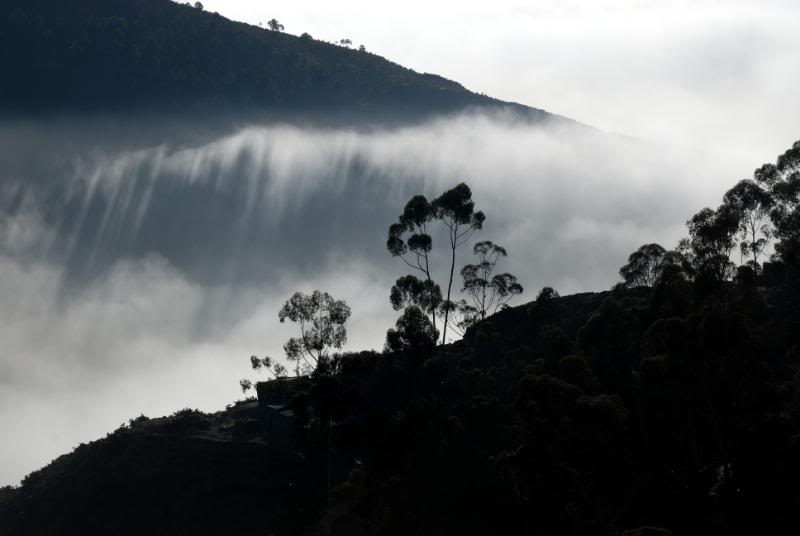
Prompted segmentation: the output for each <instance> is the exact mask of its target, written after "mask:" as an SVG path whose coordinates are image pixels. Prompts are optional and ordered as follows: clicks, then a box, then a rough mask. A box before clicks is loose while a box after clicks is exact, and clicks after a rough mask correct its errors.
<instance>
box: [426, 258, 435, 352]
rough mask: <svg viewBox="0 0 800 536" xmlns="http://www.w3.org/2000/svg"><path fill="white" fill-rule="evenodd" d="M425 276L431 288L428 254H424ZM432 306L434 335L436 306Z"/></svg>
mask: <svg viewBox="0 0 800 536" xmlns="http://www.w3.org/2000/svg"><path fill="white" fill-rule="evenodd" d="M425 275H426V276H427V277H428V282H429V283H431V286H433V280H432V279H431V270H430V267H429V266H428V253H427V252H426V253H425ZM432 305H433V311H431V316H432V317H433V319H432V320H433V333H434V334H435V333H436V305H437V304H432ZM434 338H435V337H434Z"/></svg>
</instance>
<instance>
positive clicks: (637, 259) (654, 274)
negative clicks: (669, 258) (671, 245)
mask: <svg viewBox="0 0 800 536" xmlns="http://www.w3.org/2000/svg"><path fill="white" fill-rule="evenodd" d="M666 254H667V250H665V249H664V248H663V247H661V246H660V245H658V244H645V245H643V246H641V247H640V248H639V249H637V250H636V251H634V252H633V253H631V255H630V256H629V257H628V263H627V264H626V265H625V266H623V267H622V268H620V269H619V274H620V275H621V276H622V279H624V280H625V286H626V287H628V288H633V287H652V286H655V284H656V281H658V278H659V276H660V275H661V269H662V268H663V264H664V257H665V256H666Z"/></svg>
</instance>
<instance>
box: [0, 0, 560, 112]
mask: <svg viewBox="0 0 800 536" xmlns="http://www.w3.org/2000/svg"><path fill="white" fill-rule="evenodd" d="M0 60H2V62H3V64H4V65H6V80H7V81H8V82H7V83H6V84H3V86H2V87H0V111H3V112H5V113H6V114H9V113H26V114H28V113H36V112H53V111H69V110H74V111H96V110H99V111H114V110H120V109H123V110H130V109H155V110H165V111H174V110H179V111H186V112H189V113H198V112H206V111H209V110H227V111H242V110H247V111H250V110H259V109H261V110H272V111H283V112H286V113H289V114H295V113H300V112H302V113H305V114H310V113H315V112H331V111H339V112H342V113H361V114H365V115H370V116H371V115H375V116H378V117H397V116H401V117H402V116H407V115H409V114H410V115H416V116H424V115H428V114H438V113H447V112H453V111H459V110H462V109H466V108H469V107H490V108H497V107H504V108H511V109H513V110H514V111H515V112H516V113H519V114H523V115H528V116H530V117H532V118H536V119H539V120H546V119H548V118H558V116H555V115H553V114H549V113H548V112H545V111H544V110H540V109H537V108H531V107H527V106H523V105H520V104H517V103H509V102H503V101H500V100H497V99H493V98H491V97H487V96H485V95H482V94H477V93H474V92H472V91H469V90H467V89H466V88H464V87H463V86H462V85H461V84H459V83H457V82H454V81H451V80H448V79H446V78H444V77H441V76H438V75H435V74H428V73H417V72H415V71H413V70H411V69H407V68H405V67H402V66H400V65H398V64H396V63H393V62H391V61H389V60H387V59H385V58H383V57H381V56H378V55H375V54H372V53H370V52H366V51H359V50H354V49H350V48H347V47H343V46H338V45H334V44H330V43H326V42H323V41H317V40H315V39H313V38H312V37H311V36H308V34H303V35H302V36H300V37H297V36H293V35H289V34H285V33H282V32H278V31H271V30H265V29H262V28H259V27H256V26H252V25H249V24H246V23H242V22H236V21H232V20H229V19H226V18H225V17H223V16H221V15H219V14H217V13H209V12H205V11H202V10H199V9H196V8H193V7H190V6H188V5H184V4H178V3H175V2H172V1H171V0H102V1H101V0H79V1H77V2H70V3H69V4H65V3H63V2H55V1H54V0H28V1H25V2H23V1H22V0H9V1H8V2H5V3H4V7H2V8H0ZM562 119H563V118H562Z"/></svg>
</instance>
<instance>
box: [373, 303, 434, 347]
mask: <svg viewBox="0 0 800 536" xmlns="http://www.w3.org/2000/svg"><path fill="white" fill-rule="evenodd" d="M438 335H439V334H438V333H437V332H436V329H435V328H434V327H433V323H431V321H430V320H429V319H428V316H427V315H426V314H425V313H424V312H423V311H422V309H420V308H419V307H417V306H416V305H412V306H410V307H406V309H405V311H403V315H402V316H401V317H400V318H398V319H397V324H396V325H395V329H390V330H389V331H388V332H387V333H386V349H387V350H389V351H391V352H396V353H403V354H407V355H409V356H412V357H415V358H420V357H422V356H424V355H426V354H427V353H429V352H430V351H431V350H432V349H433V348H435V346H436V339H437V338H438Z"/></svg>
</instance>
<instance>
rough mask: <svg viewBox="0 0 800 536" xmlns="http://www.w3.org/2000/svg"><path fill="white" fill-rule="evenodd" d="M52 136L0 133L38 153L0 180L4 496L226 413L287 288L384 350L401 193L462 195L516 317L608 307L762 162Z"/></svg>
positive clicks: (473, 123)
mask: <svg viewBox="0 0 800 536" xmlns="http://www.w3.org/2000/svg"><path fill="white" fill-rule="evenodd" d="M49 127H50V126H49V125H47V124H44V123H38V124H27V125H24V126H21V125H19V124H15V125H4V126H0V138H3V139H11V138H13V137H14V136H13V135H12V133H14V132H16V133H18V134H20V133H24V134H25V136H30V138H29V139H19V138H20V136H19V135H18V136H17V138H18V139H15V140H14V142H13V144H12V145H13V147H12V149H8V147H7V149H6V150H7V151H8V152H7V154H4V155H2V156H3V159H4V162H8V164H7V165H6V164H4V170H3V171H4V175H3V177H0V191H1V192H2V194H3V197H2V203H0V342H2V353H0V429H3V430H14V433H13V434H11V435H10V436H9V437H10V439H9V440H4V441H2V442H0V483H12V482H15V481H17V480H18V479H19V478H20V477H22V476H23V475H24V474H26V473H28V472H29V471H31V470H33V469H35V468H37V467H39V466H41V465H43V464H44V463H46V462H47V461H49V460H50V459H52V458H53V457H54V456H56V455H57V454H60V453H63V452H66V451H68V450H69V449H70V448H71V447H73V446H75V445H76V444H77V443H78V442H80V441H88V440H91V439H95V438H97V437H99V436H101V435H103V434H104V433H106V432H108V431H110V430H111V429H113V428H115V427H116V426H118V425H119V424H120V423H121V422H122V421H123V420H125V419H127V418H130V417H134V416H136V415H138V414H139V413H145V414H148V415H151V416H154V415H158V414H164V413H169V412H171V411H174V410H176V409H179V408H181V407H185V406H190V407H199V408H202V409H207V410H211V409H218V408H221V407H222V406H223V405H224V404H225V403H227V402H229V401H231V400H233V399H235V398H236V397H237V391H238V386H237V380H238V379H239V378H242V377H245V376H250V377H254V376H253V374H252V373H251V371H249V370H248V359H247V358H248V356H249V355H251V354H254V353H258V354H262V355H263V354H265V353H266V354H270V355H273V356H281V354H282V351H281V346H282V344H283V342H284V341H285V340H286V338H287V337H288V336H290V334H292V333H293V332H292V329H293V327H292V326H288V325H281V324H279V323H278V320H277V310H278V308H279V306H280V304H281V303H282V301H283V300H285V299H286V298H287V297H288V296H289V295H290V294H291V292H293V291H294V290H302V291H310V290H312V289H314V288H321V289H324V290H327V291H329V292H331V293H332V294H333V295H334V296H336V297H337V298H342V299H345V300H346V301H347V302H348V303H349V304H350V305H351V306H352V309H353V316H352V318H351V321H350V324H349V331H350V342H349V344H348V348H349V349H354V350H356V349H362V348H376V349H379V348H381V347H382V344H383V337H384V334H385V331H386V329H387V328H388V327H390V326H391V325H392V324H393V322H394V320H395V318H396V316H397V313H395V312H394V311H392V310H391V307H390V306H389V302H388V289H389V287H390V286H391V284H392V283H393V281H394V279H396V278H397V277H398V276H400V275H403V274H404V273H406V270H405V269H404V265H403V264H402V263H400V262H399V261H398V260H396V259H392V258H391V257H390V256H389V254H388V253H387V252H386V250H385V246H384V244H385V240H386V230H387V227H388V225H389V224H390V223H392V222H393V221H394V220H395V219H396V217H397V215H398V214H399V213H400V211H401V209H402V206H403V205H404V203H405V201H406V200H407V199H408V198H409V197H410V196H411V195H413V194H416V193H423V194H425V195H428V196H430V197H433V196H435V195H438V193H440V192H441V191H443V190H444V189H446V188H449V187H452V186H453V185H455V184H456V183H457V182H459V181H464V182H467V183H468V184H469V185H470V186H471V187H472V189H473V197H474V199H475V201H476V204H477V207H478V208H479V209H481V210H483V211H484V212H485V213H486V214H487V221H486V225H485V228H484V230H483V231H482V232H481V233H480V234H478V235H476V239H491V240H494V241H495V242H497V243H500V244H502V245H504V246H505V247H506V248H507V249H508V251H509V258H508V260H507V263H506V264H505V265H504V267H503V269H504V270H507V271H510V272H512V273H514V274H516V275H517V276H518V277H519V279H520V282H521V283H522V284H523V285H524V286H525V287H526V293H525V295H524V296H523V298H522V299H521V300H519V301H518V303H521V302H523V301H527V300H530V299H533V297H534V296H535V293H536V291H537V290H538V289H539V288H541V287H542V286H543V285H551V286H554V287H555V288H556V289H557V290H559V291H560V292H562V293H569V292H576V291H585V290H602V289H605V288H608V287H609V286H610V285H611V284H613V283H614V282H615V281H616V280H617V273H616V272H617V269H618V267H619V266H620V265H621V264H622V263H623V262H624V261H625V258H626V257H627V255H628V254H629V253H630V252H631V251H632V250H633V249H635V248H636V247H638V246H639V245H640V244H642V243H644V242H650V241H658V242H661V243H662V244H664V245H665V246H671V245H673V244H674V243H675V242H676V240H677V239H678V238H679V237H680V235H681V234H682V233H683V222H684V221H685V220H686V219H687V218H688V217H689V216H690V215H691V214H692V213H693V212H694V211H696V210H697V209H698V208H700V207H702V206H703V205H705V204H709V203H713V202H715V201H716V200H717V199H719V197H720V195H721V194H722V193H723V192H724V190H725V189H727V187H728V186H729V185H732V184H733V183H734V182H735V181H736V180H738V179H739V178H742V177H744V176H746V175H747V174H748V173H750V171H751V169H752V168H754V167H756V165H758V164H759V163H760V162H739V161H716V160H714V159H713V158H710V157H708V156H706V155H703V154H701V153H698V152H688V151H681V150H674V149H668V148H664V147H654V146H651V145H646V144H643V143H639V142H636V141H633V140H630V139H626V138H623V137H618V136H611V135H608V134H604V133H601V132H598V131H594V130H592V129H588V128H586V127H582V126H579V125H569V124H561V125H550V126H543V125H536V124H530V123H526V122H519V121H517V120H515V119H513V118H511V117H507V116H503V115H502V114H500V115H492V116H485V115H480V114H468V115H464V116H459V117H452V118H447V119H440V120H437V121H432V122H429V123H426V124H422V125H417V126H409V127H405V128H394V129H372V130H369V131H364V130H359V129H351V128H342V129H336V128H326V129H310V128H303V127H298V126H292V125H287V124H281V125H251V126H248V127H246V128H242V129H240V130H237V131H234V132H231V133H228V134H226V135H223V136H220V137H217V138H214V139H210V140H206V141H203V142H197V141H196V140H195V139H186V138H180V137H174V138H172V139H165V140H164V141H163V143H159V144H158V145H157V146H150V145H148V144H147V143H146V142H142V141H141V140H139V141H136V142H131V141H129V140H126V141H124V142H121V141H120V140H114V139H109V136H108V135H107V131H106V130H103V131H97V130H95V129H96V128H97V126H96V125H94V126H87V125H81V124H74V125H71V126H69V127H68V128H61V129H60V130H58V131H57V132H56V134H53V129H52V128H49ZM25 136H22V137H23V138H24V137H25ZM67 138H68V139H67ZM34 140H37V141H34ZM76 140H77V141H76ZM20 147H27V148H28V149H27V150H22V149H20ZM127 147H131V148H130V149H127ZM437 238H438V237H437V236H434V240H435V241H436V239H437ZM435 243H436V242H435ZM469 257H470V255H469V252H468V251H467V250H466V249H465V250H464V251H463V252H462V253H461V257H460V259H459V264H460V265H462V264H464V263H466V262H468V261H469V260H470V259H469ZM443 260H444V259H443V258H441V257H437V258H435V259H434V261H435V262H438V263H439V264H438V269H439V274H440V275H441V276H443V275H444V273H445V265H444V263H443Z"/></svg>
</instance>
